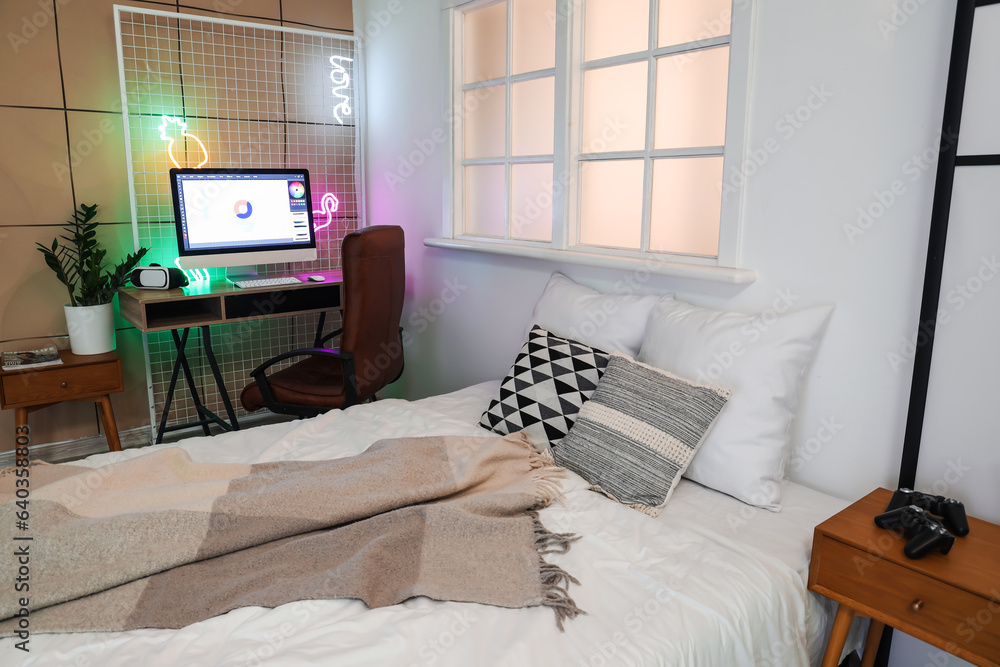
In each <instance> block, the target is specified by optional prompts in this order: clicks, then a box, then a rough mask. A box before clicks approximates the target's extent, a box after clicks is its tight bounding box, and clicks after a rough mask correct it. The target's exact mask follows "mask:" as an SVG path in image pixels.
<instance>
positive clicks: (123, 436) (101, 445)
mask: <svg viewBox="0 0 1000 667" xmlns="http://www.w3.org/2000/svg"><path fill="white" fill-rule="evenodd" d="M118 439H119V440H121V443H122V449H130V448H133V447H145V446H146V445H148V444H149V427H148V426H142V427H140V428H133V429H129V430H128V431H120V432H119V433H118ZM106 451H108V440H107V438H105V437H104V436H103V435H92V436H89V437H86V438H76V439H75V440H64V441H62V442H49V443H45V444H43V445H31V447H30V448H29V450H28V458H30V459H31V460H32V461H45V462H47V463H65V462H66V461H75V460H76V459H82V458H86V457H88V456H90V455H92V454H101V453H103V452H106ZM12 465H14V452H13V451H9V452H3V453H0V469H3V468H9V467H10V466H12Z"/></svg>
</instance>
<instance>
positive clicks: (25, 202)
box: [0, 0, 353, 451]
mask: <svg viewBox="0 0 1000 667" xmlns="http://www.w3.org/2000/svg"><path fill="white" fill-rule="evenodd" d="M114 4H122V5H129V6H135V7H144V8H148V9H158V10H162V11H170V12H178V11H179V12H183V13H191V14H202V15H212V16H225V17H227V18H234V19H238V20H247V21H259V22H261V23H268V24H271V25H279V24H280V25H285V26H291V27H296V26H299V27H305V28H312V29H316V28H319V29H323V30H331V31H334V32H339V33H348V34H349V33H350V32H351V31H352V26H353V18H352V13H351V2H350V0H188V1H187V2H183V3H181V2H177V3H171V2H126V1H122V0H117V2H116V0H3V1H2V2H0V35H2V36H3V37H4V38H3V42H2V43H0V146H2V149H0V210H2V215H0V349H3V350H11V349H26V348H38V347H44V346H46V345H56V346H57V347H68V346H69V343H68V339H67V337H66V322H65V320H64V318H63V313H62V305H63V304H64V303H66V301H67V299H66V292H65V288H63V286H62V285H61V284H60V283H59V282H58V281H57V280H56V278H55V276H54V275H53V274H52V272H51V271H49V269H48V268H47V267H46V266H45V263H44V261H43V259H42V256H41V254H40V253H38V252H37V251H36V250H35V249H34V244H35V242H36V241H41V242H47V243H51V241H52V238H53V237H55V236H56V235H57V234H58V233H59V227H60V226H61V225H62V224H63V223H64V222H65V221H66V219H67V218H69V217H70V216H71V214H72V211H73V209H74V208H76V207H77V206H79V205H80V204H81V203H86V204H93V203H97V204H99V205H100V208H99V211H100V213H101V215H100V216H99V218H98V219H99V220H100V221H101V222H102V223H103V226H102V228H101V238H102V240H103V241H104V243H105V244H106V245H107V247H108V249H109V257H112V258H114V259H115V260H117V259H118V258H120V257H122V256H124V254H125V253H126V252H128V251H131V250H132V227H131V218H130V213H129V197H128V181H127V174H126V171H125V147H124V136H123V131H122V120H121V115H120V113H119V112H120V109H121V102H120V99H121V98H120V93H119V84H118V65H117V59H116V55H115V37H114V19H113V13H112V6H113V5H114ZM117 328H118V352H119V354H120V355H121V356H122V358H123V360H124V368H125V386H126V391H125V393H124V394H118V395H116V396H115V397H114V407H115V416H116V417H117V419H118V426H119V428H120V429H121V430H126V429H131V428H136V427H139V426H143V425H147V424H148V423H149V406H148V404H147V393H146V377H145V368H144V361H143V353H142V336H141V335H140V334H139V333H138V332H137V331H135V329H133V328H131V327H130V326H129V325H128V324H127V323H126V322H125V321H124V320H122V319H121V318H120V317H119V318H118V319H117ZM13 423H14V419H13V412H12V411H10V410H4V411H2V412H0V451H5V450H9V449H11V448H12V447H13V432H14V426H13ZM30 425H31V428H32V441H33V443H44V442H55V441H60V440H70V439H74V438H81V437H86V436H91V435H96V434H98V433H99V432H100V426H99V420H98V418H97V413H96V411H95V408H94V406H93V405H91V404H83V403H80V404H64V405H59V406H54V407H52V408H48V409H47V410H45V411H42V412H38V413H34V414H33V415H32V416H31V417H30Z"/></svg>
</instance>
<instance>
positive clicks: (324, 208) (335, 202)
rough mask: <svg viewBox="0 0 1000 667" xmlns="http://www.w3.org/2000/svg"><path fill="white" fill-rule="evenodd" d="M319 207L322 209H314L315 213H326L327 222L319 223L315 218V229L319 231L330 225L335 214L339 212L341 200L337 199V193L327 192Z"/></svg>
mask: <svg viewBox="0 0 1000 667" xmlns="http://www.w3.org/2000/svg"><path fill="white" fill-rule="evenodd" d="M319 207H320V210H319V211H313V215H323V214H324V213H325V214H326V222H324V223H323V224H321V225H320V224H317V223H316V221H315V220H314V221H313V230H314V231H317V232H318V231H319V230H321V229H326V228H327V227H329V226H330V223H332V222H333V214H334V213H336V212H337V209H338V208H340V200H339V199H337V197H336V195H334V194H333V193H332V192H327V193H326V194H325V195H323V198H322V199H320V200H319Z"/></svg>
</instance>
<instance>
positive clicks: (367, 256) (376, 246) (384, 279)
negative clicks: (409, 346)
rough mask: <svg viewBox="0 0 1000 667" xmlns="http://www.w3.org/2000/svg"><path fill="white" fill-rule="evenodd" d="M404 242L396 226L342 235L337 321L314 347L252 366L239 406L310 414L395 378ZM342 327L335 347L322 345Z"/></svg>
mask: <svg viewBox="0 0 1000 667" xmlns="http://www.w3.org/2000/svg"><path fill="white" fill-rule="evenodd" d="M403 247H404V243H403V230H402V228H400V227H397V226H390V225H383V226H376V227H368V228H365V229H362V230H360V231H357V232H353V233H351V234H348V235H347V236H346V237H345V238H344V243H343V246H342V252H341V256H342V258H343V263H344V288H343V292H344V320H343V328H342V329H340V330H338V331H335V332H333V333H331V334H327V335H326V336H322V335H321V334H319V333H318V334H317V342H316V347H311V348H305V349H301V350H294V351H292V352H286V353H285V354H281V355H278V356H277V357H274V358H273V359H270V360H268V361H266V362H264V363H263V364H261V365H260V366H258V367H257V368H256V369H255V370H254V371H253V372H252V373H250V375H251V377H253V379H254V382H253V383H252V384H249V385H247V386H246V388H245V389H243V393H242V394H241V395H240V402H241V403H242V404H243V407H244V408H246V409H247V410H248V411H250V412H253V411H255V410H259V409H260V408H263V407H266V408H268V409H269V410H271V412H278V413H281V414H291V415H298V416H300V417H312V416H315V415H317V414H319V413H321V412H325V411H327V410H329V409H331V408H346V407H349V406H351V405H354V404H356V403H362V402H364V401H366V400H368V399H369V398H373V397H374V396H375V392H377V391H378V390H379V389H381V388H382V387H384V386H386V385H387V384H390V383H392V382H395V381H396V380H397V379H398V378H399V376H400V375H401V374H402V372H403V342H402V329H401V328H400V326H399V320H400V317H401V316H402V311H403V287H404V280H405V276H404V260H403ZM341 332H342V334H343V335H342V338H341V340H340V343H341V346H340V349H339V350H333V349H327V348H324V347H321V345H322V344H323V343H324V342H325V341H326V340H329V339H330V338H332V337H333V336H335V335H337V334H338V333H341ZM298 356H305V357H306V358H305V359H303V360H302V361H298V362H296V363H295V364H293V365H291V366H289V367H288V368H286V369H284V370H280V371H277V372H275V373H273V374H271V375H270V376H267V375H265V373H264V371H266V370H267V369H268V368H269V367H271V366H272V365H274V364H276V363H278V362H279V361H283V360H285V359H289V358H292V357H298Z"/></svg>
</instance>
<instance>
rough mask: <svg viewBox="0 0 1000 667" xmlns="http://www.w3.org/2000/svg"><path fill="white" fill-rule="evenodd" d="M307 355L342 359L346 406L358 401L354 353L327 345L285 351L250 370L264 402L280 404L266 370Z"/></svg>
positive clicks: (270, 404) (269, 404)
mask: <svg viewBox="0 0 1000 667" xmlns="http://www.w3.org/2000/svg"><path fill="white" fill-rule="evenodd" d="M307 356H308V357H333V358H335V359H340V360H341V361H342V362H343V364H344V393H345V394H346V398H345V400H344V407H347V406H349V405H354V404H356V403H357V402H358V378H357V374H356V372H355V369H354V354H353V353H351V352H344V351H342V350H334V349H330V348H325V347H305V348H302V349H300V350H292V351H291V352H285V353H284V354H279V355H278V356H276V357H272V358H270V359H268V360H267V361H265V362H264V363H262V364H261V365H260V366H258V367H257V368H255V369H254V370H252V371H251V372H250V377H252V378H253V379H254V381H255V382H256V383H257V386H258V387H259V388H260V394H261V397H262V398H263V399H264V403H266V404H267V405H268V406H272V405H278V401H277V399H275V397H274V392H272V391H271V384H270V383H269V382H268V381H267V376H266V375H265V374H264V371H266V370H267V369H268V368H270V367H271V366H273V365H274V364H276V363H278V362H279V361H284V360H285V359H291V358H293V357H307Z"/></svg>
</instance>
